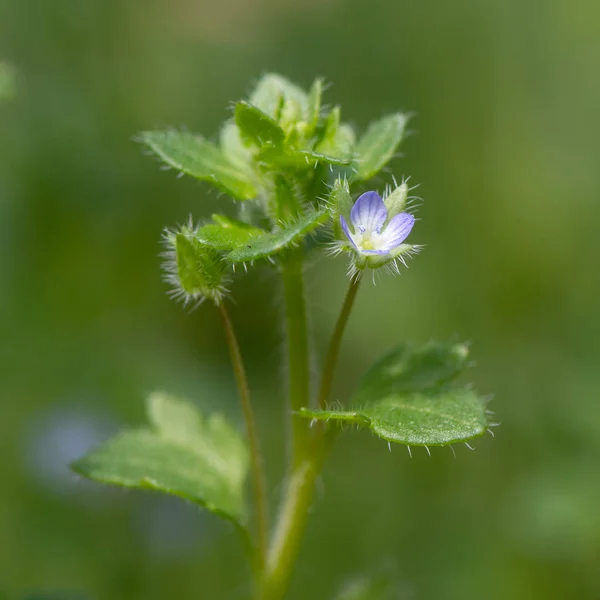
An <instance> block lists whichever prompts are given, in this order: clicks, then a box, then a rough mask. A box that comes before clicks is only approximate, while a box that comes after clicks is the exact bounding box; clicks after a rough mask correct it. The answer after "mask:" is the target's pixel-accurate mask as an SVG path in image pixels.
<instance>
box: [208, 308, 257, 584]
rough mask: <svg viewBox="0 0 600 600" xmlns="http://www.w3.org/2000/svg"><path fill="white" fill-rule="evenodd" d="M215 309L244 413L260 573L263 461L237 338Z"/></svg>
mask: <svg viewBox="0 0 600 600" xmlns="http://www.w3.org/2000/svg"><path fill="white" fill-rule="evenodd" d="M219 309H220V312H221V320H222V322H223V328H224V330H225V337H226V338H227V345H228V346H229V354H230V356H231V364H232V366H233V372H234V374H235V380H236V383H237V388H238V393H239V396H240V401H241V405H242V412H243V414H244V421H245V423H246V431H247V433H248V442H249V445H250V468H251V472H252V491H253V495H254V510H255V514H256V537H257V539H256V549H257V551H258V560H257V563H258V564H257V565H256V566H257V569H258V572H259V573H260V572H262V570H263V568H264V565H265V560H266V554H267V546H268V531H269V521H268V508H267V492H266V485H265V476H264V469H263V460H262V455H261V452H260V444H259V439H258V430H257V428H256V420H255V419H254V411H253V410H252V403H251V401H250V389H249V387H248V379H247V377H246V370H245V369H244V362H243V360H242V354H241V352H240V346H239V344H238V342H237V338H236V337H235V332H234V330H233V325H232V323H231V319H230V318H229V313H228V312H227V309H226V308H225V304H224V303H223V302H221V303H220V304H219Z"/></svg>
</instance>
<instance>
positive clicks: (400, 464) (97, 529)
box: [0, 0, 600, 600]
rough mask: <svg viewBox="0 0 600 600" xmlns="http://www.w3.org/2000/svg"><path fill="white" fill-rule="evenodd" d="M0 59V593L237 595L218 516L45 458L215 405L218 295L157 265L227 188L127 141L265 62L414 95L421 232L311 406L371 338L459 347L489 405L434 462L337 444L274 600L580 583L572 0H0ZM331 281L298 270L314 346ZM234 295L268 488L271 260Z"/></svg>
mask: <svg viewBox="0 0 600 600" xmlns="http://www.w3.org/2000/svg"><path fill="white" fill-rule="evenodd" d="M0 58H4V59H6V60H8V61H10V62H11V63H12V64H13V65H14V66H15V67H16V68H17V70H18V78H17V82H16V95H15V96H14V97H13V99H12V100H11V101H10V102H8V103H7V102H5V103H3V104H1V105H0V398H1V401H2V411H1V415H0V478H1V482H2V483H1V489H0V589H1V588H4V589H5V591H6V593H7V594H8V596H7V597H10V598H20V597H22V596H23V595H26V594H28V593H31V592H53V591H58V590H66V591H69V592H71V593H72V594H78V593H83V594H86V595H87V597H89V598H92V599H97V600H105V599H107V600H138V599H139V600H159V599H160V600H163V599H165V598H181V599H188V598H190V599H191V598H207V599H210V600H212V599H215V600H220V599H221V598H227V599H229V598H232V599H235V598H244V597H245V594H246V592H247V587H246V581H247V572H246V568H245V566H244V562H243V557H242V552H241V550H240V548H239V544H238V540H237V538H236V536H235V534H234V533H233V532H232V530H231V529H230V528H229V527H228V526H227V525H224V524H223V523H221V522H220V521H219V520H218V519H217V518H216V517H213V516H211V515H207V514H203V513H199V512H198V511H197V510H195V509H194V508H192V507H190V506H187V505H185V504H183V503H178V502H171V501H169V500H167V499H164V498H162V497H160V496H154V495H152V494H141V493H132V492H130V493H126V492H123V491H120V490H105V489H103V488H99V487H96V486H94V485H92V484H84V483H83V482H81V481H78V480H77V479H76V478H75V477H74V476H72V475H71V474H70V473H69V472H68V470H67V469H66V466H65V465H66V463H68V462H69V461H70V460H72V459H74V458H77V457H78V456H80V455H81V454H82V453H83V452H85V450H86V449H87V448H88V447H89V446H90V445H93V444H96V443H98V442H99V441H101V440H103V439H104V438H106V437H107V436H109V435H110V434H111V433H112V432H113V431H115V430H117V429H118V428H120V427H122V426H125V425H134V424H138V423H141V422H142V420H143V398H144V396H145V394H146V393H147V392H148V391H149V390H152V389H155V388H162V389H167V390H169V391H173V392H177V393H181V394H188V395H190V396H191V397H193V398H195V399H196V400H197V402H198V403H199V404H201V405H202V406H205V407H207V408H208V409H211V410H213V409H215V410H216V409H218V410H221V411H224V412H225V413H227V414H228V415H229V416H230V417H231V418H232V419H234V420H235V421H236V422H237V423H240V421H241V418H240V414H239V410H238V406H237V401H236V396H235V390H234V386H233V382H232V377H231V372H230V367H229V364H228V361H227V352H226V348H225V346H224V342H223V336H222V332H221V330H220V328H219V324H218V320H217V319H216V317H215V314H214V311H212V310H211V309H210V308H209V307H202V308H201V309H199V310H197V311H196V312H194V313H192V314H189V313H186V312H185V311H183V310H182V309H181V307H180V306H178V305H176V304H174V303H172V302H170V301H168V299H167V298H166V296H165V287H164V285H163V284H162V283H161V280H160V271H159V262H160V261H159V258H158V253H159V251H160V248H159V244H158V240H159V237H160V233H161V229H162V227H163V226H165V225H172V224H176V223H177V222H182V221H184V220H185V219H186V218H187V216H188V215H189V214H190V213H192V214H194V215H195V216H197V217H199V216H202V215H207V214H209V213H210V211H211V210H213V209H215V208H216V207H221V206H222V205H223V204H227V203H228V200H227V199H226V198H225V197H218V196H217V195H215V194H213V193H212V192H210V190H209V189H208V187H207V186H205V185H203V184H199V183H197V182H195V181H193V180H188V179H181V180H177V179H176V178H175V176H174V175H173V173H172V172H166V173H165V172H161V171H160V170H159V165H158V164H157V163H156V162H155V161H153V160H152V159H150V158H148V157H146V156H144V155H143V153H142V150H141V148H140V147H139V146H138V145H137V144H135V143H134V142H133V141H132V137H133V136H134V134H135V133H136V132H137V131H139V130H143V129H149V128H156V127H162V126H171V125H172V126H182V125H186V126H187V127H189V128H190V129H191V130H193V131H199V132H203V133H205V134H207V135H209V136H211V135H215V134H216V132H217V131H218V127H219V123H220V122H221V121H222V120H224V119H225V118H227V117H228V116H229V115H230V112H229V109H228V106H229V103H230V102H231V101H233V100H236V99H238V98H240V97H243V96H244V95H245V94H246V93H247V92H248V91H249V90H250V89H251V86H252V84H253V82H254V81H255V80H256V78H257V77H258V76H259V75H260V74H261V73H263V72H265V71H278V72H281V73H283V74H285V75H286V76H288V77H290V78H291V79H292V80H294V81H296V82H298V83H299V84H301V85H304V86H308V85H309V84H310V82H311V81H312V79H313V78H314V77H315V76H317V75H322V76H325V77H326V78H327V79H328V80H329V81H331V82H332V83H333V84H334V85H332V87H331V88H330V89H329V90H328V92H327V96H326V99H327V101H329V102H331V103H341V104H342V106H343V114H344V117H345V119H347V120H349V121H351V122H352V123H354V124H355V125H356V126H357V127H358V128H364V127H365V126H366V124H367V123H368V121H369V120H370V119H372V118H376V117H379V116H382V115H384V114H386V113H387V112H391V111H394V110H397V109H404V110H409V111H414V112H415V113H416V117H415V118H414V119H413V121H412V123H411V125H412V131H413V133H414V135H412V136H411V137H410V138H408V139H407V140H406V143H405V144H404V146H403V151H404V153H405V157H404V158H401V159H399V160H396V161H395V163H394V165H393V167H394V172H395V174H396V175H397V176H402V175H410V176H411V177H412V179H411V181H412V182H414V183H419V184H420V188H419V192H418V193H419V194H420V195H421V196H422V197H423V198H424V200H425V203H424V205H423V207H422V209H421V211H420V217H421V218H422V220H421V221H420V222H419V223H418V226H417V227H416V228H415V230H414V233H413V236H412V239H413V241H414V242H419V243H424V244H426V245H427V248H426V251H425V252H424V253H423V254H422V255H421V256H419V257H418V258H417V259H415V260H414V261H413V262H412V263H411V268H410V270H408V271H405V272H403V274H402V276H401V277H399V278H396V279H385V280H382V281H381V282H380V283H379V284H378V285H377V286H376V287H373V286H371V285H366V286H364V289H362V290H361V293H360V297H359V299H358V303H357V306H356V310H355V312H354V314H353V317H352V321H351V324H350V326H349V329H348V331H347V335H346V339H345V345H344V349H343V356H342V361H341V365H340V372H339V373H340V374H339V378H338V381H337V384H336V390H335V393H336V396H337V397H339V398H343V397H344V396H345V395H346V394H348V393H349V392H350V391H351V390H352V388H353V386H354V385H355V383H356V381H357V378H358V376H359V375H360V374H361V373H362V372H363V371H364V370H365V369H366V368H367V366H368V365H369V364H370V363H371V362H372V361H373V360H374V359H375V358H376V357H377V356H378V355H380V354H381V353H382V352H383V351H385V350H387V349H388V348H390V347H391V346H393V345H394V344H395V343H398V342H400V341H403V340H410V341H413V342H417V343H418V342H424V341H427V340H429V339H432V338H441V339H466V340H471V341H472V354H473V357H474V359H475V360H476V361H477V363H478V364H477V368H476V369H473V370H472V371H471V372H470V373H469V375H470V377H471V380H472V381H474V382H475V384H476V385H477V388H478V389H479V390H480V391H481V392H483V393H492V392H493V393H494V394H495V399H494V401H493V403H492V408H493V409H494V410H495V411H496V412H497V419H498V420H499V421H501V422H502V426H501V427H500V428H498V429H497V430H496V433H497V435H496V438H495V439H492V438H491V437H489V436H486V437H485V438H482V439H481V440H478V441H477V443H476V444H475V446H476V450H475V451H474V452H470V451H469V450H467V449H466V448H464V446H460V447H459V448H458V449H457V458H456V459H454V458H453V457H452V454H451V452H450V450H448V449H435V450H434V451H433V452H432V457H431V458H428V457H427V454H426V453H425V451H424V450H421V451H419V450H418V449H415V451H414V452H413V456H414V458H413V459H412V460H411V459H410V458H409V456H408V454H407V453H406V450H405V449H404V448H403V447H401V446H396V447H394V448H393V449H392V452H391V453H390V452H388V448H387V444H385V443H382V442H381V441H380V440H378V439H375V438H374V437H371V436H370V435H368V434H365V433H363V434H359V433H350V434H348V435H346V436H344V437H343V439H342V440H341V442H340V443H339V445H338V446H337V448H336V450H335V452H334V454H333V456H332V458H331V461H330V463H329V464H328V466H327V469H326V471H325V473H324V476H323V478H322V483H321V486H320V489H319V494H318V498H317V501H316V503H315V507H314V514H313V515H312V519H311V521H310V526H309V529H308V532H307V537H306V542H305V544H304V546H303V549H302V554H301V557H300V562H299V564H298V569H297V571H296V575H295V579H294V583H293V590H292V593H291V594H290V599H294V600H303V599H306V598H314V599H315V600H328V599H331V598H334V597H335V594H336V593H337V591H338V590H339V589H340V587H341V586H342V585H343V584H344V582H346V581H348V580H351V579H353V578H356V577H360V576H362V575H369V574H381V573H390V572H393V573H394V575H395V576H396V577H397V578H398V582H399V587H398V591H397V592H396V596H397V597H398V598H399V599H404V598H406V599H415V600H416V599H419V600H445V599H450V600H453V599H459V598H460V599H479V598H484V597H485V598H488V599H493V600H500V599H505V598H512V599H515V600H521V599H523V600H525V599H527V600H529V599H537V598H540V599H542V598H543V599H545V600H550V599H564V598H581V599H594V598H600V569H599V567H598V565H599V561H600V510H599V507H600V467H599V465H600V406H599V399H600V398H599V396H600V311H599V310H598V297H599V296H600V278H599V277H598V272H599V271H598V266H597V263H598V259H599V258H600V236H599V235H598V229H599V225H600V204H599V200H600V159H599V157H600V153H599V149H598V140H599V139H600V120H599V117H598V108H599V107H600V78H599V77H598V65H599V64H600V5H599V4H598V3H597V2H594V1H593V0H573V1H571V2H565V1H564V0H503V1H502V2H500V1H498V2H485V1H481V0H454V1H453V2H446V1H444V0H370V1H369V2H365V1H362V0H318V1H317V0H305V1H304V2H283V1H276V0H255V1H251V0H228V1H224V2H209V1H208V0H171V1H170V2H167V1H165V0H145V1H143V2H142V1H129V2H127V1H125V0H86V1H85V2H81V1H76V0H54V1H53V2H48V1H46V0H30V1H28V2H22V1H18V0H2V2H1V3H0ZM387 181H388V180H386V179H385V178H383V179H382V180H380V184H381V185H383V184H385V183H386V182H387ZM344 271H345V265H344V261H343V260H333V259H324V260H322V261H318V262H317V261H315V262H313V264H312V265H311V267H310V269H309V271H308V274H307V278H308V288H309V303H310V308H311V321H312V328H313V340H314V348H315V351H316V355H317V356H319V355H320V354H322V350H323V346H324V344H325V342H326V338H327V336H328V334H329V332H330V330H331V328H332V326H333V323H334V319H335V317H336V314H337V310H338V308H339V306H340V302H341V299H342V296H343V293H344V288H345V285H346V284H345V275H344ZM235 297H236V304H235V306H234V307H233V317H234V319H235V322H236V325H237V327H238V330H239V334H240V337H241V343H242V346H243V351H244V353H245V355H246V358H247V361H248V368H249V370H250V372H251V384H252V386H253V389H254V393H255V399H256V403H257V406H258V413H259V420H260V428H261V431H262V433H263V435H264V437H265V440H266V441H265V446H266V453H267V455H268V459H269V460H268V462H269V475H270V479H271V483H272V485H273V487H272V490H273V501H274V502H276V501H277V498H278V494H279V491H280V487H278V482H279V481H280V480H281V477H282V469H283V463H282V452H281V450H280V449H281V445H282V444H283V441H284V437H285V431H284V429H283V419H282V409H281V403H282V397H283V387H282V384H281V383H280V382H279V381H280V379H281V376H282V375H283V374H284V373H283V369H282V368H280V367H279V366H278V365H279V362H280V360H281V358H282V356H281V350H282V345H283V338H282V328H281V326H280V325H279V324H278V323H277V320H276V319H274V318H273V315H274V314H277V313H278V311H279V310H280V309H279V306H280V298H281V293H280V289H279V282H278V279H277V275H276V274H275V273H274V272H272V271H270V270H268V269H264V268H256V269H255V270H254V271H252V273H251V275H250V276H248V277H246V278H244V279H243V280H241V279H240V280H238V281H237V283H236V285H235ZM315 364H316V365H317V364H318V359H316V360H315ZM1 593H2V592H0V594H1ZM57 597H61V598H62V597H63V596H57ZM64 597H65V598H66V597H76V596H64Z"/></svg>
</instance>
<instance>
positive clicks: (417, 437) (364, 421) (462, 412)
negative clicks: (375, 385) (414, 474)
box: [300, 389, 488, 446]
mask: <svg viewBox="0 0 600 600" xmlns="http://www.w3.org/2000/svg"><path fill="white" fill-rule="evenodd" d="M300 414H301V415H303V416H305V417H308V418H312V419H318V420H322V421H337V422H340V423H344V422H346V423H354V424H357V425H359V426H362V427H368V428H369V429H371V431H373V433H375V434H376V435H378V436H379V437H381V438H383V439H384V440H387V441H389V442H397V443H400V444H407V445H410V446H445V445H447V444H453V443H455V442H461V441H466V440H469V439H471V438H474V437H477V436H480V435H483V434H484V433H485V431H486V429H487V427H488V424H487V417H486V414H485V406H484V404H483V402H482V401H481V400H480V399H479V398H478V397H477V395H476V394H475V393H474V392H473V391H472V390H469V389H455V390H440V391H436V392H429V393H418V392H417V393H413V394H392V395H390V396H387V397H385V398H383V399H381V400H379V401H375V402H371V403H369V404H367V405H366V406H364V407H362V408H360V409H357V410H355V411H345V412H342V411H330V410H310V409H302V410H301V411H300Z"/></svg>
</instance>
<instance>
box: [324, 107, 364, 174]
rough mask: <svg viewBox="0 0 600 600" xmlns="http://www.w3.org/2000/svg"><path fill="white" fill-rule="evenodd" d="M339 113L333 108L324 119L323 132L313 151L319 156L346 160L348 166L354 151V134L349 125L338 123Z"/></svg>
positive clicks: (338, 109) (337, 108)
mask: <svg viewBox="0 0 600 600" xmlns="http://www.w3.org/2000/svg"><path fill="white" fill-rule="evenodd" d="M340 118H341V111H340V107H339V106H335V107H334V108H333V110H332V111H331V112H330V113H329V115H328V116H327V118H326V119H325V122H324V125H323V132H322V135H321V137H320V139H319V142H318V143H317V145H316V147H315V150H316V151H317V152H319V153H321V154H326V155H332V156H336V157H339V159H346V160H347V162H345V163H344V164H350V162H351V158H352V154H353V151H354V144H355V134H354V130H353V129H352V127H351V126H350V125H347V124H345V123H340Z"/></svg>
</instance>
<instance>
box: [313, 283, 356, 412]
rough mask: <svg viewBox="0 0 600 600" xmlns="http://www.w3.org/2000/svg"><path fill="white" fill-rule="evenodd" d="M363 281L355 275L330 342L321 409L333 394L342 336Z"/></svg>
mask: <svg viewBox="0 0 600 600" xmlns="http://www.w3.org/2000/svg"><path fill="white" fill-rule="evenodd" d="M360 281H361V276H360V273H359V274H358V275H355V276H354V277H352V279H351V280H350V285H349V287H348V291H347V292H346V298H345V299H344V304H343V305H342V310H341V311H340V316H339V317H338V320H337V323H336V324H335V329H334V330H333V335H332V336H331V340H329V347H328V348H327V355H326V357H325V365H324V367H323V375H322V377H321V387H320V388H319V397H318V406H319V408H320V409H325V408H326V406H327V401H328V400H329V395H330V394H331V386H332V384H333V376H334V374H335V366H336V364H337V360H338V357H339V354H340V346H341V344H342V336H343V335H344V330H345V329H346V323H348V317H349V316H350V312H351V311H352V306H353V305H354V299H355V298H356V292H358V286H359V284H360Z"/></svg>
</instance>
